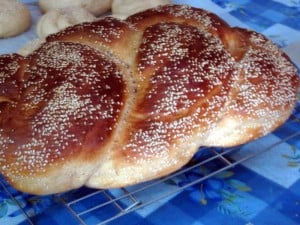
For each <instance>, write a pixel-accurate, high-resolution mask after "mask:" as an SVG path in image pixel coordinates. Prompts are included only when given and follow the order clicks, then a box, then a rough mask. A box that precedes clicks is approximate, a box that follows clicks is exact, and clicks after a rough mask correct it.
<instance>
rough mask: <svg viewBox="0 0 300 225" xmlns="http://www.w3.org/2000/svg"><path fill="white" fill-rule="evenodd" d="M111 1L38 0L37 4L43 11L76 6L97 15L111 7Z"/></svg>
mask: <svg viewBox="0 0 300 225" xmlns="http://www.w3.org/2000/svg"><path fill="white" fill-rule="evenodd" d="M111 2H112V0H39V6H40V8H41V10H42V11H43V12H48V11H50V10H52V9H61V8H65V7H70V6H78V7H82V8H85V9H87V10H88V11H89V12H91V13H93V14H94V15H95V16H99V15H101V14H102V13H104V12H107V11H108V10H109V9H110V8H111Z"/></svg>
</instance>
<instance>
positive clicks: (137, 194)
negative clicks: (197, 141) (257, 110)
mask: <svg viewBox="0 0 300 225" xmlns="http://www.w3.org/2000/svg"><path fill="white" fill-rule="evenodd" d="M290 125H294V126H297V127H299V126H300V103H298V105H297V107H296V109H295V111H294V113H293V115H292V116H291V118H290V119H289V120H288V121H287V122H286V124H285V125H284V126H290ZM297 130H298V131H297V132H294V133H291V134H288V135H287V136H286V137H281V140H280V141H278V142H274V143H272V144H270V145H269V146H268V147H264V148H263V149H259V150H256V151H254V152H249V154H247V155H244V154H235V153H237V151H243V149H242V148H243V146H239V147H235V148H230V149H220V148H202V149H200V151H199V152H198V153H197V154H198V158H197V163H195V162H191V163H190V164H188V165H187V166H185V167H184V168H182V169H181V170H179V171H178V172H176V173H173V174H171V175H169V176H166V177H164V178H162V179H158V180H154V181H150V182H146V183H142V184H139V185H135V186H132V187H127V188H121V189H110V190H95V189H89V188H81V189H78V190H74V191H70V192H67V193H63V194H59V195H55V196H54V197H55V199H56V200H57V201H59V202H60V203H61V204H63V205H64V207H66V208H67V209H68V210H69V211H70V212H71V214H72V215H73V216H74V217H75V218H76V219H77V221H78V223H79V224H82V225H103V224H106V223H108V222H111V221H113V220H115V219H117V218H119V217H122V216H124V215H126V214H128V213H131V212H133V211H135V210H142V209H143V208H144V207H147V206H149V205H151V204H154V203H155V202H158V201H163V200H166V199H168V198H171V197H172V196H173V195H174V194H176V193H178V192H179V191H182V190H183V189H187V188H188V187H190V186H193V185H196V184H197V185H201V182H203V181H204V180H206V179H208V178H210V177H213V176H215V175H217V174H218V173H220V172H222V171H225V170H228V169H230V168H232V167H235V166H237V165H238V164H240V163H242V162H244V161H246V160H248V159H251V158H253V157H256V156H258V155H259V154H262V153H264V152H267V151H270V150H271V149H273V148H275V147H277V146H279V145H280V144H282V143H285V142H288V141H289V140H292V139H295V138H296V139H297V140H299V139H300V129H297ZM199 155H200V156H199ZM233 155H234V159H233ZM237 155H243V156H242V157H240V158H237V157H239V156H237ZM199 159H200V161H199ZM212 164H213V165H218V166H216V167H214V169H213V170H210V172H209V173H208V174H206V175H205V176H203V177H201V178H199V179H197V180H191V181H189V180H187V179H185V174H187V173H189V172H191V171H194V170H199V168H201V167H206V166H208V165H212ZM182 180H185V183H184V185H182V186H180V185H178V184H179V183H180V181H182ZM0 184H1V185H2V186H3V188H4V190H6V191H7V192H8V193H9V196H10V197H11V198H12V199H13V200H14V201H15V202H16V203H17V204H18V201H17V200H16V199H14V197H13V195H12V194H11V193H10V192H9V190H8V189H7V188H6V187H5V185H4V184H2V183H1V180H0ZM148 193H151V195H149V194H148ZM153 193H156V194H155V195H153ZM91 199H92V201H91ZM19 206H20V208H21V209H22V207H21V205H20V204H19ZM22 211H23V213H24V214H25V216H26V217H27V219H28V222H29V224H34V223H33V222H32V221H31V219H30V216H29V215H26V212H25V211H24V210H23V209H22ZM90 216H96V217H97V219H98V221H101V222H100V223H96V224H92V223H90V222H89V220H88V218H89V217H90Z"/></svg>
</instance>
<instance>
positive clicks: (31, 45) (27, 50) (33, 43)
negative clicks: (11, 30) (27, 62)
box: [18, 38, 45, 56]
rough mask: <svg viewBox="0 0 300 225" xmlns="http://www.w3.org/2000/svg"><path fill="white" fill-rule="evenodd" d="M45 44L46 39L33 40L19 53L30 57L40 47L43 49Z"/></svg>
mask: <svg viewBox="0 0 300 225" xmlns="http://www.w3.org/2000/svg"><path fill="white" fill-rule="evenodd" d="M44 42H45V40H44V39H39V38H36V39H33V40H31V41H30V42H28V43H27V44H25V45H24V46H22V47H21V48H20V49H19V51H18V53H19V54H20V55H22V56H28V55H29V54H31V53H32V52H34V51H35V50H37V49H38V48H39V47H41V45H42V44H43V43H44Z"/></svg>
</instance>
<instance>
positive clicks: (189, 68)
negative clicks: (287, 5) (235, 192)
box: [0, 5, 299, 194]
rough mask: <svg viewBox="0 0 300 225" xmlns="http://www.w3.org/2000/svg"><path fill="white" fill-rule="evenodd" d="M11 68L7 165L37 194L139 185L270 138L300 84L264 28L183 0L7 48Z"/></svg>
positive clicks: (22, 186) (3, 95)
mask: <svg viewBox="0 0 300 225" xmlns="http://www.w3.org/2000/svg"><path fill="white" fill-rule="evenodd" d="M0 77H1V79H0V85H1V86H0V87H1V89H0V137H1V139H0V146H1V149H0V171H1V173H2V174H3V175H4V176H5V177H6V178H7V179H8V181H9V182H10V183H11V184H12V185H13V186H14V187H16V188H17V189H19V190H21V191H24V192H29V193H34V194H49V193H57V192H63V191H67V190H70V189H74V188H78V187H80V186H83V185H86V186H89V187H94V188H115V187H122V186H127V185H132V184H136V183H139V182H143V181H146V180H150V179H154V178H158V177H161V176H164V175H167V174H169V173H171V172H173V171H175V170H177V169H179V168H181V167H182V166H183V165H185V164H186V163H187V162H188V161H189V160H190V159H191V158H192V156H193V155H194V153H195V152H196V151H197V149H198V148H199V146H204V145H205V146H221V147H228V146H235V145H239V144H243V143H245V142H248V141H251V140H253V139H256V138H259V137H261V136H263V135H265V134H267V133H269V132H271V131H273V130H274V129H276V128H277V127H278V126H280V125H281V124H282V123H283V122H284V121H285V120H286V119H287V118H288V117H289V115H290V114H291V111H292V110H293V107H294V104H295V102H296V99H297V90H298V86H299V80H298V77H297V74H296V69H295V68H294V66H293V65H292V63H291V62H290V60H289V58H288V57H287V56H286V55H285V54H284V53H283V52H282V51H281V50H279V48H278V47H276V46H275V45H274V44H273V43H271V42H270V41H269V40H267V39H266V38H265V37H264V36H262V35H261V34H258V33H256V32H253V31H249V30H245V29H241V28H231V27H229V25H228V24H226V23H225V22H224V21H223V20H221V19H220V18H219V17H217V16H216V15H214V14H212V13H209V12H207V11H204V10H201V9H196V8H191V7H188V6H181V5H167V6H160V7H157V8H154V9H150V10H147V11H145V12H141V13H138V14H135V15H133V16H131V17H129V18H128V19H127V20H118V19H115V18H110V17H106V18H103V19H101V20H97V21H95V22H90V23H83V24H80V25H75V26H73V27H69V28H67V29H65V30H64V31H62V32H59V33H57V34H53V35H50V36H49V37H48V38H47V41H46V42H45V43H44V44H43V45H42V46H41V48H39V49H38V50H36V51H35V52H33V53H32V54H30V55H29V56H27V57H22V56H19V55H16V54H12V55H4V56H2V57H0Z"/></svg>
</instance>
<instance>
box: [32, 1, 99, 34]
mask: <svg viewBox="0 0 300 225" xmlns="http://www.w3.org/2000/svg"><path fill="white" fill-rule="evenodd" d="M95 19H96V17H95V16H94V15H93V14H92V13H90V12H89V11H87V10H86V9H84V8H80V7H75V6H74V7H66V8H62V9H54V10H51V11H49V12H47V13H46V14H44V15H43V16H42V17H41V18H40V20H39V21H38V24H37V27H36V32H37V35H38V36H39V38H41V39H43V38H45V37H47V36H48V35H49V34H53V33H56V32H58V31H60V30H63V29H65V28H66V27H69V26H72V25H75V24H78V23H83V22H90V21H93V20H95Z"/></svg>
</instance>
